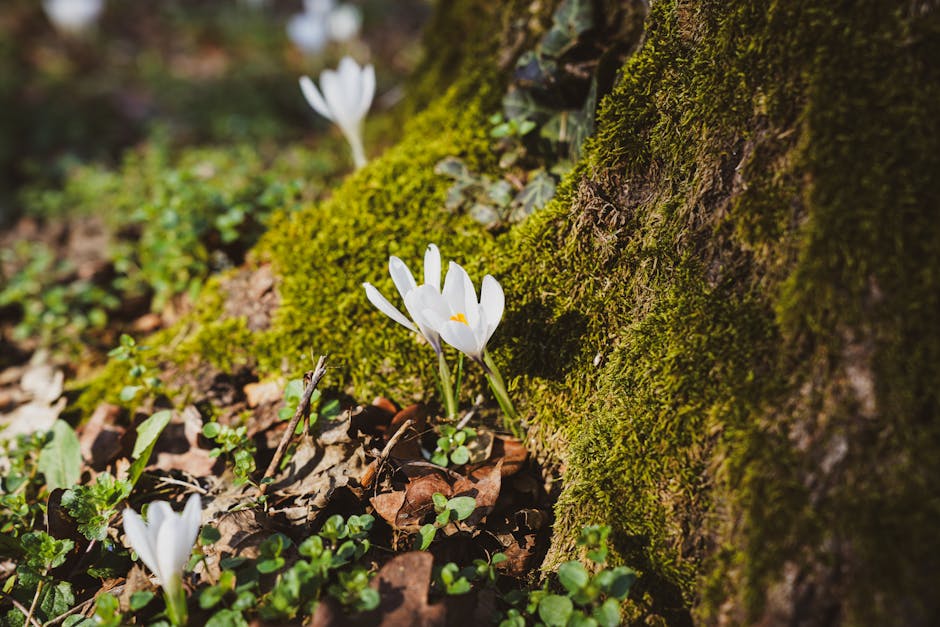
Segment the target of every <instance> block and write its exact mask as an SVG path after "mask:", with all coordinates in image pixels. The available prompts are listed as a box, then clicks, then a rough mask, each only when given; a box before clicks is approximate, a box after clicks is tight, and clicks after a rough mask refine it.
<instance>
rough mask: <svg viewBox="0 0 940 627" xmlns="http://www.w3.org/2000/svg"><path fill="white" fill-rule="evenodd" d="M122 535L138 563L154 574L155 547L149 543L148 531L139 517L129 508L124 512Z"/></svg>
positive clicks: (155, 564)
mask: <svg viewBox="0 0 940 627" xmlns="http://www.w3.org/2000/svg"><path fill="white" fill-rule="evenodd" d="M124 534H125V535H126V536H127V541H128V542H130V545H131V548H132V549H134V551H135V552H136V553H137V556H138V557H139V558H140V561H142V562H143V563H144V565H145V566H146V567H147V568H149V569H150V572H152V573H154V574H156V573H157V558H156V546H154V545H153V544H152V543H151V538H150V530H149V528H148V527H147V524H146V523H145V522H144V521H143V519H142V518H141V517H140V515H139V514H138V513H137V512H135V511H134V510H132V509H131V508H129V507H128V508H126V509H125V510H124Z"/></svg>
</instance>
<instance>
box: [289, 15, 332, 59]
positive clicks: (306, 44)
mask: <svg viewBox="0 0 940 627" xmlns="http://www.w3.org/2000/svg"><path fill="white" fill-rule="evenodd" d="M287 36H288V37H289V38H290V40H291V41H292V42H293V43H294V45H295V46H297V47H298V48H300V50H301V51H302V52H303V53H304V54H309V55H315V54H319V53H320V52H321V51H322V50H323V49H324V48H325V47H326V44H327V41H328V40H329V33H328V32H327V25H326V20H324V19H323V18H322V17H321V16H318V15H314V14H312V13H297V14H296V15H292V16H291V18H290V19H289V20H288V21H287Z"/></svg>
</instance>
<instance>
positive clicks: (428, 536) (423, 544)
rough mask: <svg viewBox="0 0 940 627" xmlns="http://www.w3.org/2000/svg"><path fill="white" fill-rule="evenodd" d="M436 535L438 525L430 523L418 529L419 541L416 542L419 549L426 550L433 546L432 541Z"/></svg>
mask: <svg viewBox="0 0 940 627" xmlns="http://www.w3.org/2000/svg"><path fill="white" fill-rule="evenodd" d="M435 535H437V527H435V526H434V525H430V524H428V525H424V526H422V527H421V529H419V530H418V536H419V538H418V539H419V542H417V543H416V544H417V545H418V550H419V551H426V550H427V548H428V547H429V546H431V542H433V541H434V536H435Z"/></svg>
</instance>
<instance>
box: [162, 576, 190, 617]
mask: <svg viewBox="0 0 940 627" xmlns="http://www.w3.org/2000/svg"><path fill="white" fill-rule="evenodd" d="M163 598H164V599H166V615H167V618H169V619H170V623H171V624H173V625H177V626H182V625H185V624H186V623H187V622H188V621H189V610H188V608H187V607H186V590H184V589H183V581H182V579H181V578H180V576H179V575H176V576H175V577H174V578H173V580H172V581H169V582H167V584H166V585H165V586H164V588H163Z"/></svg>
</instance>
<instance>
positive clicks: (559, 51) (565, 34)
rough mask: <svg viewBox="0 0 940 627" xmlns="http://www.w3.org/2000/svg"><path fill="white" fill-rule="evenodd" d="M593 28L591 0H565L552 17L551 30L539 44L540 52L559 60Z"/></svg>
mask: <svg viewBox="0 0 940 627" xmlns="http://www.w3.org/2000/svg"><path fill="white" fill-rule="evenodd" d="M593 27H594V5H593V3H592V2H591V0H563V2H562V3H561V4H560V5H559V6H558V9H556V10H555V14H554V15H552V27H551V29H549V31H548V32H547V33H545V36H544V37H543V38H542V41H541V42H539V52H540V53H541V54H543V55H547V56H550V57H556V58H557V57H559V56H561V55H563V54H564V53H565V52H567V51H568V50H569V49H570V48H571V47H572V46H574V44H576V43H577V41H578V37H580V36H581V35H583V34H584V33H586V32H587V31H588V30H590V29H591V28H593Z"/></svg>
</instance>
